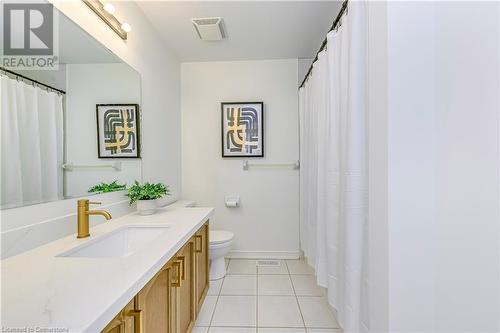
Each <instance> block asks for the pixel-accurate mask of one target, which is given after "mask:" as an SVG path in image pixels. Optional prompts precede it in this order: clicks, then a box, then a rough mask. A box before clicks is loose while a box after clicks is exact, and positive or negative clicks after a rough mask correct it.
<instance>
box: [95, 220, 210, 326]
mask: <svg viewBox="0 0 500 333" xmlns="http://www.w3.org/2000/svg"><path fill="white" fill-rule="evenodd" d="M208 273H209V271H208V222H207V223H205V224H204V225H203V226H202V227H201V228H200V229H199V230H198V231H197V232H196V233H195V235H194V236H193V237H192V238H191V239H189V240H188V241H187V242H186V243H185V244H184V245H183V246H182V248H181V249H180V250H179V251H178V252H177V253H176V254H175V256H173V257H172V259H170V260H169V261H168V262H167V264H165V265H164V266H163V267H162V269H161V270H160V271H159V272H158V273H156V274H155V276H154V277H153V278H152V279H151V280H150V281H149V282H148V283H147V284H146V285H145V286H144V287H143V288H142V289H141V291H140V292H139V293H138V294H137V295H136V296H135V297H134V299H132V301H130V303H129V304H127V306H126V307H125V308H124V309H123V310H122V311H120V313H119V314H118V315H117V316H116V317H115V318H113V320H112V321H111V322H110V323H109V324H108V325H107V326H106V327H105V328H104V330H103V331H102V332H103V333H190V332H191V331H192V329H193V327H194V323H195V320H196V316H197V315H198V312H199V309H200V307H201V304H202V302H203V300H204V298H205V295H206V293H207V290H208V278H209V276H208Z"/></svg>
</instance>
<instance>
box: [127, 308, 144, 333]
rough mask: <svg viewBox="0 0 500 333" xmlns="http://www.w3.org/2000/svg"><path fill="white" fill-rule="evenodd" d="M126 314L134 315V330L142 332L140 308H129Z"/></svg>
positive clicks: (136, 332)
mask: <svg viewBox="0 0 500 333" xmlns="http://www.w3.org/2000/svg"><path fill="white" fill-rule="evenodd" d="M127 316H129V317H134V332H135V333H142V310H130V311H129V312H128V313H127Z"/></svg>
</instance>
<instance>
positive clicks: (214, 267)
mask: <svg viewBox="0 0 500 333" xmlns="http://www.w3.org/2000/svg"><path fill="white" fill-rule="evenodd" d="M224 276H226V260H225V259H224V257H219V258H217V259H212V263H211V265H210V280H219V279H222V278H223V277H224Z"/></svg>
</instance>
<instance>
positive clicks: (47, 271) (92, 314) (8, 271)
mask: <svg viewBox="0 0 500 333" xmlns="http://www.w3.org/2000/svg"><path fill="white" fill-rule="evenodd" d="M212 211H213V209H212V208H203V207H189V208H185V207H182V205H181V204H178V205H176V204H174V205H171V206H167V207H165V208H161V209H159V211H158V213H157V214H155V215H151V216H139V215H138V214H137V213H132V214H129V215H126V216H123V217H121V218H118V219H113V220H111V221H109V222H106V223H104V224H101V225H99V226H96V227H93V228H91V230H90V234H91V236H90V237H88V238H85V239H77V238H76V234H73V235H71V236H67V237H65V238H62V239H59V240H56V241H54V242H51V243H49V244H46V245H43V246H41V247H38V248H35V249H32V250H30V251H27V252H24V253H22V254H19V255H17V256H13V257H11V258H8V259H5V260H3V261H2V267H1V269H2V287H3V288H2V309H1V316H2V325H3V327H4V328H9V329H14V328H24V327H27V328H34V329H36V328H39V329H52V330H55V329H57V330H59V331H60V332H137V333H138V332H142V333H146V332H175V333H180V332H182V333H184V332H190V331H191V329H192V327H193V326H194V321H195V320H196V317H197V315H198V312H199V310H200V307H201V304H202V302H203V300H204V298H205V295H206V293H207V289H208V268H209V267H208V260H209V257H208V244H209V240H208V219H209V217H210V215H211V214H212ZM75 228H76V221H75ZM75 231H76V229H75Z"/></svg>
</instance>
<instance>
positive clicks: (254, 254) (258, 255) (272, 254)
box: [226, 250, 300, 259]
mask: <svg viewBox="0 0 500 333" xmlns="http://www.w3.org/2000/svg"><path fill="white" fill-rule="evenodd" d="M226 258H232V259H299V258H300V252H299V251H236V250H235V251H230V252H229V254H228V255H227V256H226Z"/></svg>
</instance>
